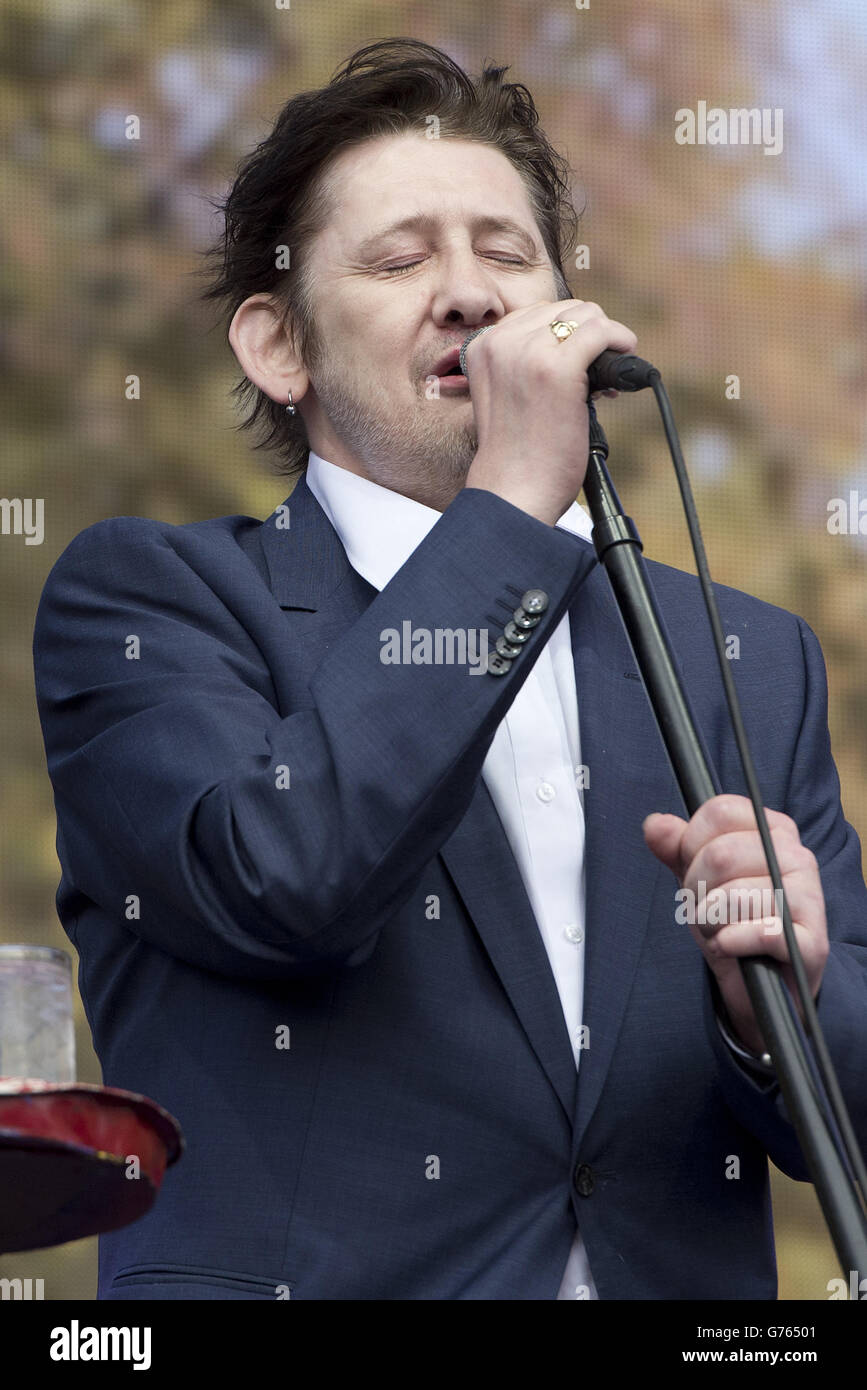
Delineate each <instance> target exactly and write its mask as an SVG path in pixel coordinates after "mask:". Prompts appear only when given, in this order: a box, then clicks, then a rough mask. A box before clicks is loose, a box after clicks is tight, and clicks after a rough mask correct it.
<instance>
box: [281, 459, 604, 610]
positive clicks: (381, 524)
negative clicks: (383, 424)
mask: <svg viewBox="0 0 867 1390" xmlns="http://www.w3.org/2000/svg"><path fill="white" fill-rule="evenodd" d="M305 479H306V482H307V486H308V487H309V489H310V491H311V492H312V493H313V495H314V497H315V498H316V500H317V502H318V503H319V505H320V506H321V507H322V510H323V511H324V512H325V515H326V516H327V517H328V520H329V521H330V522H331V525H332V526H333V527H334V529H335V531H336V532H337V534H338V536H339V537H340V542H341V544H342V546H343V548H344V550H345V551H346V558H347V560H348V561H349V563H350V565H351V566H352V568H353V569H354V570H355V571H356V572H357V573H358V574H360V575H361V577H362V579H366V580H367V582H368V583H369V584H372V585H373V587H374V589H379V590H381V589H384V588H385V586H386V584H387V583H388V582H389V580H390V579H392V578H393V577H394V575H395V574H396V573H397V571H398V570H399V569H400V568H401V566H402V565H403V564H405V562H406V561H407V560H408V559H409V557H410V555H411V554H412V552H413V551H414V550H415V549H416V547H417V546H419V545H420V544H421V542H422V541H423V540H424V538H425V536H426V535H427V534H428V532H429V531H430V529H431V527H432V526H435V525H436V523H437V522H438V521H439V519H440V517H441V516H442V512H438V511H437V510H436V508H434V507H427V506H425V504H424V503H423V502H416V501H415V499H414V498H412V497H406V496H404V494H403V493H402V492H394V491H393V490H392V489H391V488H388V487H381V486H380V484H379V483H374V482H371V480H370V479H369V478H362V477H360V476H359V475H358V474H357V473H350V472H349V470H348V469H346V468H340V467H339V466H338V465H337V464H334V463H329V462H328V461H327V459H324V458H321V457H320V455H319V454H316V453H314V452H313V450H312V449H311V450H310V453H309V456H308V460H307V472H306V475H305ZM557 525H558V526H561V527H563V529H564V530H566V531H572V532H573V533H574V534H575V535H577V536H581V537H583V538H584V539H585V540H588V541H589V540H590V539H591V531H592V529H593V523H592V522H591V520H590V518H589V516H588V515H587V513H586V512H585V511H584V510H583V509H582V508H581V507H579V505H578V503H577V502H573V503H572V505H571V506H570V507H569V508H567V510H566V511H565V512H564V513H563V515H562V516H561V517H560V520H559V521H558V522H557Z"/></svg>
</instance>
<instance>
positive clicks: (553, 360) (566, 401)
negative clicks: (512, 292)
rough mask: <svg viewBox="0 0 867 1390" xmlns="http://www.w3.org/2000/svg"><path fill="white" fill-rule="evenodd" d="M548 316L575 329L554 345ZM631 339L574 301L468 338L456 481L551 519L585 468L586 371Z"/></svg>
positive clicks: (518, 313) (536, 308)
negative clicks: (461, 472)
mask: <svg viewBox="0 0 867 1390" xmlns="http://www.w3.org/2000/svg"><path fill="white" fill-rule="evenodd" d="M554 319H565V320H571V321H572V322H574V323H577V324H578V327H577V328H576V329H575V330H574V332H573V333H572V334H571V335H570V336H569V337H568V338H565V339H564V340H563V341H562V342H559V341H558V340H557V338H555V336H554V334H553V333H552V332H551V329H550V326H549V325H550V324H551V323H552V322H553V321H554ZM637 343H638V339H637V338H636V336H635V334H634V333H633V332H632V330H631V329H629V328H627V327H626V325H625V324H622V323H617V322H616V320H614V319H609V318H608V317H606V315H605V313H604V312H603V310H602V309H600V307H599V305H598V304H591V303H588V302H587V301H585V300H583V299H562V300H559V301H553V302H551V301H548V300H544V301H542V302H540V303H538V304H532V305H530V306H528V307H527V308H525V309H515V310H513V312H512V313H510V314H506V315H505V316H504V317H503V318H502V319H500V321H499V323H497V324H495V325H494V326H493V327H492V331H491V332H490V333H481V334H479V336H478V337H477V338H474V339H473V341H472V343H470V345H469V347H468V348H467V352H466V360H467V375H468V379H469V383H470V394H471V397H472V403H473V411H474V415H475V421H476V434H477V437H478V441H479V445H478V449H477V451H476V455H475V457H474V459H473V462H472V464H471V465H470V469H469V472H468V473H467V479H466V483H465V486H466V487H475V488H485V489H487V491H489V492H495V493H497V494H498V495H499V496H500V497H503V498H505V500H506V501H507V502H512V503H513V504H514V505H515V506H516V507H520V508H522V510H523V511H525V512H529V513H530V515H531V516H535V517H537V518H538V519H539V520H540V521H544V522H546V523H547V525H549V526H554V525H556V523H557V521H558V520H559V519H560V517H561V516H562V515H563V513H564V512H565V511H566V510H567V508H568V507H569V506H571V504H572V503H573V502H574V501H575V499H576V498H577V496H578V493H579V492H580V491H581V487H582V485H583V482H584V474H585V473H586V471H587V454H588V444H589V437H588V436H589V424H590V421H589V415H588V411H587V387H588V378H587V368H588V367H589V365H590V363H591V362H592V361H593V360H594V358H596V357H598V356H599V354H600V353H601V352H604V351H605V349H606V348H612V349H614V350H615V351H616V352H635V350H636V347H637ZM606 394H612V395H616V394H617V392H610V393H609V392H606Z"/></svg>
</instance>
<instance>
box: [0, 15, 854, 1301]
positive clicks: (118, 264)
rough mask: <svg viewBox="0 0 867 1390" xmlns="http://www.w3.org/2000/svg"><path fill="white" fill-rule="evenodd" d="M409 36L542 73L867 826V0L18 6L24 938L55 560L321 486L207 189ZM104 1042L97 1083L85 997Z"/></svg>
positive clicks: (59, 1284)
mask: <svg viewBox="0 0 867 1390" xmlns="http://www.w3.org/2000/svg"><path fill="white" fill-rule="evenodd" d="M582 2H583V0H579V3H582ZM394 35H407V36H411V37H414V38H419V39H424V40H426V41H427V42H429V43H433V44H435V45H437V46H438V47H441V48H443V49H445V50H446V51H447V52H448V53H449V54H451V56H452V57H453V58H455V59H457V60H458V61H459V62H460V63H461V64H462V65H463V66H465V67H466V68H468V69H469V70H471V71H477V70H478V68H479V67H480V65H481V63H482V62H483V60H484V59H486V58H492V59H495V60H496V61H498V62H501V63H508V64H510V65H511V72H510V78H511V79H512V80H517V81H522V82H524V83H526V85H527V86H528V87H529V88H530V90H531V91H532V93H533V95H534V97H535V99H536V101H537V104H538V106H539V108H540V112H541V116H542V122H543V125H544V126H545V128H546V130H547V131H548V133H549V135H550V136H551V137H552V139H553V140H554V142H555V144H556V145H557V146H558V148H559V149H560V150H561V151H562V152H563V153H564V154H565V155H566V156H567V158H568V159H569V160H570V162H571V165H572V168H573V170H574V174H575V181H574V199H575V203H576V207H577V208H578V210H579V211H583V215H582V220H581V224H580V231H579V237H578V242H579V245H582V246H584V247H585V248H586V250H585V251H583V252H581V253H580V257H579V264H577V265H576V264H575V260H574V257H573V259H572V261H571V262H567V268H568V267H569V265H571V267H572V269H571V284H572V289H573V293H574V294H575V296H576V297H578V298H582V299H593V300H597V301H599V302H600V303H602V304H603V305H604V306H605V308H606V310H607V311H608V313H609V314H610V315H611V316H612V317H614V318H617V319H620V320H622V321H624V322H626V323H628V324H629V325H630V327H632V328H633V329H634V330H635V331H636V333H637V334H638V337H639V351H641V352H642V353H643V354H644V355H645V356H646V357H649V358H650V359H651V360H652V361H653V362H654V363H656V365H657V366H658V367H659V368H660V369H661V371H662V373H663V376H664V378H665V380H666V383H667V386H668V389H669V393H670V395H671V397H672V400H673V403H674V409H675V413H676V417H677V420H678V423H679V426H680V429H681V434H682V437H683V442H684V446H685V453H686V459H687V465H688V467H689V469H690V473H691V477H692V480H693V485H694V487H695V490H696V496H697V501H698V506H699V513H700V516H701V518H702V522H703V528H704V533H705V541H706V544H707V549H708V556H709V562H710V567H711V572H712V575H713V577H714V579H715V580H718V581H720V582H722V583H726V584H731V585H734V586H736V587H738V588H740V589H744V590H747V591H748V592H749V593H752V594H755V595H757V596H758V597H760V598H762V599H765V600H767V601H768V602H770V603H774V604H778V605H780V606H782V607H784V608H787V609H790V610H792V611H794V612H796V613H799V614H801V615H802V616H803V617H804V618H805V619H806V621H807V622H808V623H809V624H810V625H811V627H812V628H813V629H814V631H815V632H816V633H817V635H818V637H819V639H820V641H821V644H822V648H823V650H824V653H825V659H826V663H827V668H828V679H829V686H830V710H829V720H830V727H831V737H832V743H833V748H834V753H835V757H836V761H837V766H838V769H839V772H840V778H841V782H842V794H843V806H844V810H845V813H846V816H847V819H848V820H849V821H851V823H852V824H853V825H854V826H855V828H856V830H857V831H858V833H859V835H860V837H861V839H862V842H863V840H864V837H865V834H867V761H865V749H867V732H865V731H867V680H865V675H867V574H865V566H867V448H865V444H867V436H865V411H864V400H865V387H867V361H865V347H864V343H865V318H867V255H865V251H867V153H865V151H867V107H865V92H867V84H865V81H864V74H865V72H867V8H865V7H864V6H863V5H862V4H861V0H824V3H823V5H822V6H821V7H811V6H801V5H792V4H783V3H778V0H765V2H764V3H763V0H726V3H725V4H721V3H716V2H712V3H705V4H703V5H700V6H696V5H694V3H693V0H640V3H639V0H605V3H602V0H589V4H587V5H586V7H585V8H579V5H578V4H576V3H574V0H568V2H567V0H556V2H554V0H540V3H531V0H496V3H493V2H492V0H474V3H473V4H472V5H470V4H467V3H466V0H440V2H439V3H438V4H436V5H431V4H428V3H425V4H420V3H417V2H414V0H403V2H402V3H401V2H400V0H397V2H396V3H386V2H385V0H369V3H361V0H344V2H343V3H332V4H328V5H324V4H315V5H314V4H310V3H305V0H291V4H290V0H285V3H283V0H140V2H138V0H123V3H121V4H118V3H116V0H57V3H51V0H0V368H2V370H0V412H2V414H0V418H2V455H0V459H2V472H0V494H2V496H3V497H5V498H10V499H11V498H15V497H21V498H33V499H37V498H41V499H44V538H43V540H42V542H41V544H33V545H28V544H26V543H25V538H24V536H23V535H15V534H2V535H0V624H2V640H0V671H2V692H3V698H2V715H0V718H2V745H0V766H2V769H3V784H4V785H3V795H2V798H0V864H2V873H0V940H2V941H7V942H30V943H35V944H46V945H56V946H63V947H65V948H66V949H67V950H69V951H70V952H71V953H72V954H73V957H74V952H72V947H71V944H70V943H69V941H68V940H67V938H66V937H65V935H64V933H63V932H62V930H61V928H60V925H59V922H58V920H57V917H56V914H55V910H54V893H55V890H56V887H57V882H58V878H59V866H58V862H57V858H56V855H55V817H54V806H53V800H52V793H51V786H50V783H49V781H48V777H47V774H46V771H45V760H44V753H43V747H42V741H41V734H40V729H39V723H38V718H37V713H36V707H35V699H34V690H33V674H32V663H31V640H32V632H33V617H34V613H35V609H36V604H37V601H38V598H39V594H40V591H41V588H42V585H43V583H44V580H45V577H46V575H47V574H48V571H49V569H50V568H51V566H52V564H53V562H54V560H55V559H56V558H57V556H58V555H59V554H60V552H61V551H62V550H63V548H64V547H65V546H66V545H67V544H68V542H69V541H70V540H71V539H72V537H73V536H75V535H76V534H77V532H79V531H80V530H82V529H83V528H84V527H85V526H88V525H89V524H90V523H91V522H94V521H97V520H100V519H101V518H104V517H109V516H116V515H137V516H147V517H157V518H162V519H163V520H167V521H170V522H175V523H183V522H187V521H195V520H199V519H201V518H204V517H211V516H218V515H225V514H229V513H245V514H249V515H252V516H257V517H261V518H264V517H266V516H267V515H268V514H269V513H270V512H271V511H272V510H273V508H274V507H275V506H276V505H277V504H278V503H279V502H281V501H283V499H284V498H285V496H286V493H287V492H288V491H289V489H290V486H291V484H289V483H288V482H287V481H286V480H285V479H283V478H281V477H280V476H279V474H278V472H277V467H278V463H279V461H277V460H276V459H274V458H273V456H272V457H271V458H270V459H269V457H268V456H266V455H264V454H262V453H261V452H260V453H256V454H254V453H252V452H251V450H250V447H249V444H248V442H247V438H246V436H244V435H241V434H239V433H238V429H237V426H238V416H237V415H235V414H234V413H233V407H232V405H231V402H230V399H229V391H230V389H231V387H232V386H233V385H234V383H235V381H236V380H237V379H238V371H237V366H236V363H235V359H234V357H233V355H232V353H231V350H230V348H229V346H228V343H227V339H226V328H225V326H224V325H222V324H221V323H220V322H219V321H218V320H217V319H216V318H215V311H214V310H213V309H212V308H205V307H204V306H203V305H202V304H201V303H200V301H199V299H198V295H199V293H200V291H201V288H202V283H203V282H202V280H201V275H200V270H201V264H202V252H203V250H204V248H205V247H206V246H207V245H208V244H209V243H210V242H211V241H212V240H213V238H214V235H215V233H216V230H217V226H216V223H215V220H214V218H215V214H214V212H213V210H212V208H211V206H210V204H209V201H208V199H209V198H213V197H219V196H221V195H222V194H223V193H224V191H225V190H226V188H227V186H228V184H229V183H230V181H231V179H232V176H233V170H234V169H235V167H236V165H237V163H238V161H239V160H240V159H241V158H242V157H243V155H244V154H245V153H246V152H247V151H249V150H250V149H251V148H252V147H253V146H254V145H256V144H257V143H258V142H259V141H260V140H261V139H262V138H263V137H264V136H265V134H267V132H268V131H269V129H270V127H271V125H272V123H273V120H274V118H275V116H276V114H277V112H278V111H279V109H280V108H281V106H282V105H283V103H284V102H285V101H286V100H287V98H288V97H289V96H291V95H292V94H293V93H295V92H296V91H298V90H301V89H303V88H307V87H311V86H320V85H322V84H323V83H324V82H326V81H327V80H328V78H329V76H330V75H331V73H332V72H333V71H334V69H335V68H336V67H337V66H338V64H339V63H340V62H341V61H342V60H343V59H344V58H345V57H347V56H348V55H349V53H351V52H352V51H353V50H354V49H355V48H357V47H360V46H361V45H363V44H365V43H368V42H371V41H372V40H374V39H378V38H386V37H389V36H394ZM700 101H705V102H706V103H707V105H708V107H714V106H718V107H722V108H723V109H725V110H728V109H730V108H733V107H738V108H739V107H757V108H767V109H769V110H770V111H777V110H781V111H782V113H783V117H782V126H781V127H780V118H779V117H776V122H777V124H776V127H775V129H776V136H777V140H779V135H780V132H781V133H782V148H781V149H780V150H779V152H778V153H775V154H766V153H765V151H764V149H763V147H762V146H761V145H745V144H740V145H735V144H730V145H716V146H713V145H710V144H698V143H696V144H693V145H690V144H680V143H678V142H677V141H676V139H675V130H676V124H677V123H676V120H675V113H676V112H677V111H678V110H680V109H682V108H691V109H692V110H694V111H695V110H696V109H697V106H698V103H699V102H700ZM131 114H134V115H136V116H138V117H139V118H140V138H139V139H138V140H129V139H127V138H126V134H125V122H126V119H127V117H128V116H129V115H131ZM130 374H136V375H137V376H139V377H140V380H141V397H140V399H138V400H128V399H126V396H125V384H126V378H127V377H128V376H129V375H130ZM733 378H737V382H736V383H734V382H733V380H732V379H733ZM727 383H728V387H727ZM600 416H601V418H602V420H603V423H604V425H605V427H606V430H607V433H608V437H609V440H610V443H611V450H612V471H613V474H614V478H615V482H616V483H617V486H618V489H619V491H620V493H621V497H622V499H623V501H624V505H625V508H626V510H627V511H628V512H629V513H630V514H631V515H632V516H633V517H634V518H635V519H636V521H637V523H638V526H639V529H640V531H641V534H642V538H643V540H644V547H645V553H646V554H648V555H650V556H652V557H653V558H655V559H657V560H661V561H664V562H666V563H668V564H672V565H676V566H678V567H679V568H681V569H685V570H689V571H691V572H694V563H693V557H692V552H691V549H690V546H689V540H688V536H687V533H686V528H685V524H684V522H683V519H682V513H681V508H680V502H679V496H678V492H677V488H676V484H675V481H674V477H673V474H672V472H671V468H670V464H669V462H668V456H667V453H666V450H665V447H664V442H663V439H662V436H661V430H660V428H659V426H658V423H657V419H656V416H655V410H654V406H653V402H652V399H651V398H650V393H646V394H645V395H644V396H636V397H629V396H625V397H621V398H620V399H619V400H618V401H616V402H610V401H604V402H602V403H601V406H600ZM853 493H854V501H855V504H856V507H857V503H858V502H859V501H860V499H862V498H863V499H864V512H865V516H864V520H863V529H864V533H865V534H864V535H861V534H859V528H858V519H857V513H853V515H852V516H851V517H850V521H849V525H848V527H847V528H846V530H845V531H844V533H843V534H839V533H835V532H832V531H831V530H829V525H828V522H829V506H832V505H833V499H835V498H842V499H844V500H845V502H846V507H847V509H849V507H850V502H851V501H852V500H853V499H852V497H851V494H853ZM734 674H735V679H737V670H736V669H735V672H734ZM773 679H774V673H773V672H772V671H769V672H768V698H769V699H773ZM77 1048H78V1059H79V1060H78V1075H79V1078H80V1079H81V1080H84V1081H93V1082H100V1081H101V1074H100V1070H99V1063H98V1060H97V1059H96V1057H95V1056H94V1054H93V1051H92V1048H91V1045H90V1038H89V1030H88V1027H87V1022H86V1019H85V1017H84V1014H83V1011H82V1009H81V1004H80V1000H79V1001H78V1002H77ZM154 1099H156V1100H159V1097H155V1098H154ZM773 1181H774V1206H775V1220H776V1231H777V1243H778V1256H779V1267H780V1296H781V1297H782V1298H784V1299H786V1298H809V1299H823V1298H827V1296H828V1295H827V1292H826V1284H827V1281H828V1280H829V1279H830V1278H832V1277H835V1276H836V1275H837V1274H838V1273H839V1271H838V1269H837V1265H836V1259H835V1256H834V1253H833V1249H832V1247H831V1246H830V1243H829V1242H828V1240H827V1237H826V1236H825V1234H824V1225H823V1222H822V1220H821V1216H820V1213H819V1208H818V1204H817V1201H816V1198H815V1194H814V1192H813V1189H812V1187H810V1186H809V1185H807V1184H796V1183H793V1182H790V1181H789V1180H788V1179H786V1178H785V1177H783V1176H782V1175H780V1174H777V1173H774V1175H773ZM13 1273H14V1274H15V1275H18V1276H21V1277H27V1276H32V1277H41V1278H44V1279H45V1293H46V1298H82V1299H90V1298H93V1297H94V1294H95V1290H96V1240H95V1239H92V1240H83V1241H77V1242H71V1243H69V1244H67V1245H65V1246H62V1247H59V1248H56V1249H53V1250H45V1251H34V1252H32V1253H29V1254H25V1255H15V1256H6V1257H2V1256H0V1277H2V1276H4V1275H8V1276H11V1275H12V1274H13ZM735 1293H736V1291H735V1290H733V1291H732V1294H733V1296H734V1295H735Z"/></svg>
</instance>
